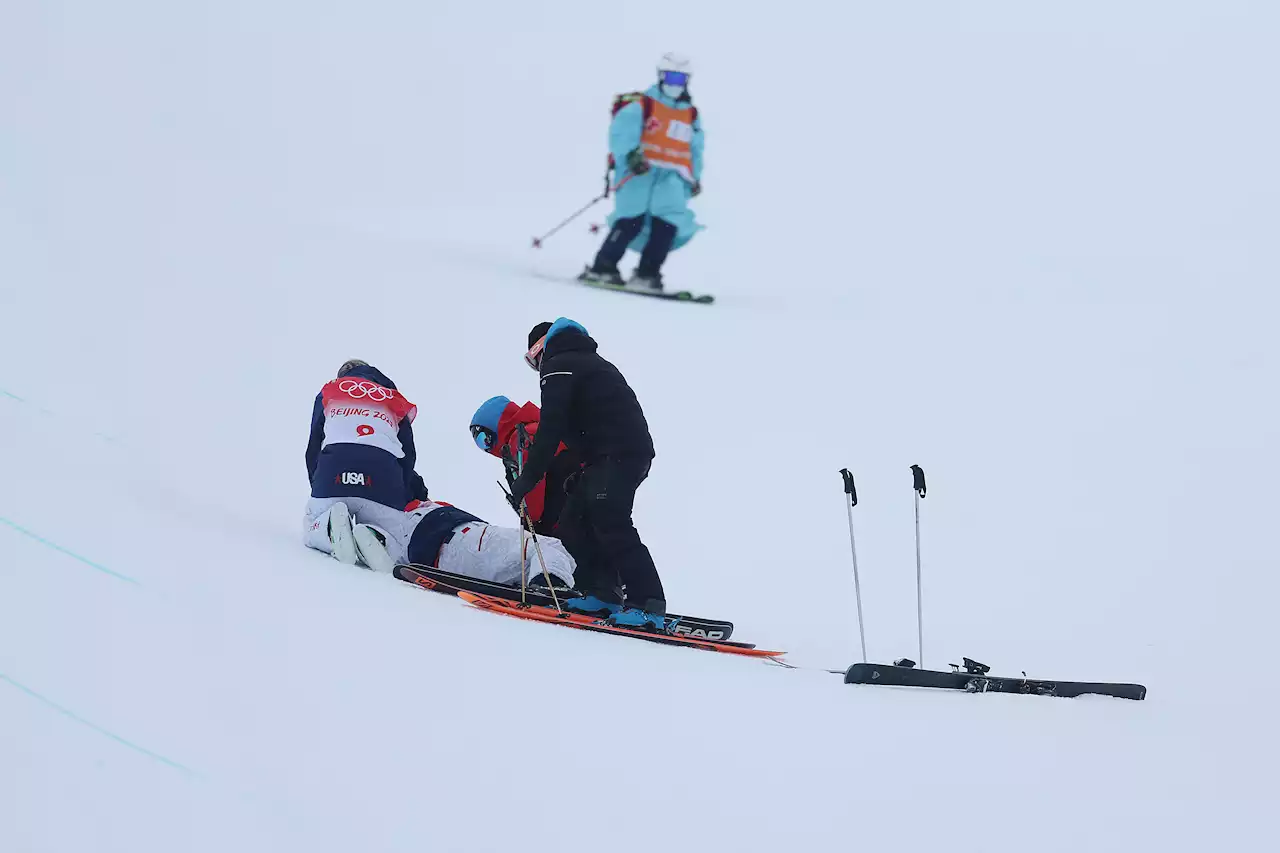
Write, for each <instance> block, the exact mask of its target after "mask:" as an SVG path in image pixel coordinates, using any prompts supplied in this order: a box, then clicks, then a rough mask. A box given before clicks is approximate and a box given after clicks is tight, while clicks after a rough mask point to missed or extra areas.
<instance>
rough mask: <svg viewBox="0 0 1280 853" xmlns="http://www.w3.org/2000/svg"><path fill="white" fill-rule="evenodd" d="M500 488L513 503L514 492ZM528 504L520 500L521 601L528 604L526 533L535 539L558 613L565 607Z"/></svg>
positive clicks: (548, 588)
mask: <svg viewBox="0 0 1280 853" xmlns="http://www.w3.org/2000/svg"><path fill="white" fill-rule="evenodd" d="M498 488H500V489H502V493H503V494H504V495H506V496H507V503H511V498H512V494H511V492H509V491H507V487H506V486H505V485H503V484H502V482H499V483H498ZM527 509H528V505H527V504H526V503H525V502H524V501H520V509H519V510H518V512H519V515H520V603H521V604H526V603H527V602H526V601H525V597H524V590H525V588H524V547H525V546H524V537H525V534H526V533H528V535H529V536H530V537H531V538H532V539H533V550H534V551H535V552H536V553H537V555H538V562H539V563H541V564H542V576H543V577H544V578H546V581H547V590H548V591H549V592H550V593H551V601H552V603H553V604H555V606H556V612H557V613H564V609H563V608H562V607H561V606H560V596H558V595H556V588H555V584H554V583H553V582H552V580H551V572H550V571H549V570H548V569H547V561H546V558H544V557H543V556H542V542H540V541H539V540H538V534H537V532H535V531H534V529H533V522H532V521H530V520H529V516H528V513H527Z"/></svg>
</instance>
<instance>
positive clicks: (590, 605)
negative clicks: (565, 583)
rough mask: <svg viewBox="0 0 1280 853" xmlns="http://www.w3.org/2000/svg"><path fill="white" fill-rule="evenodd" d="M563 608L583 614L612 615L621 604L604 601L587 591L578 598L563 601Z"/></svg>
mask: <svg viewBox="0 0 1280 853" xmlns="http://www.w3.org/2000/svg"><path fill="white" fill-rule="evenodd" d="M564 609H565V610H569V611H571V612H573V613H581V614H582V615H583V616H612V615H613V614H615V613H617V612H618V611H619V610H621V609H622V605H621V604H614V603H613V602H611V601H604V600H602V599H600V598H597V597H596V596H594V595H592V594H590V593H587V594H586V595H583V596H581V597H580V598H571V599H569V600H568V601H566V602H565V603H564Z"/></svg>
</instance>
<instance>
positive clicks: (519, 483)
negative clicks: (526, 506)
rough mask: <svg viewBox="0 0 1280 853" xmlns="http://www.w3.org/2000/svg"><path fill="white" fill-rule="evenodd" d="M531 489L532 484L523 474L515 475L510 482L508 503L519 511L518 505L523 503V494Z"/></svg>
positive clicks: (526, 493)
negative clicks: (513, 480)
mask: <svg viewBox="0 0 1280 853" xmlns="http://www.w3.org/2000/svg"><path fill="white" fill-rule="evenodd" d="M532 491H533V485H532V484H530V483H529V481H528V480H526V479H525V478H524V477H523V476H520V477H516V479H515V482H513V483H512V484H511V498H510V503H511V506H512V508H513V509H515V511H516V512H517V513H519V512H520V505H521V504H522V503H524V499H525V496H526V495H528V494H529V492H532Z"/></svg>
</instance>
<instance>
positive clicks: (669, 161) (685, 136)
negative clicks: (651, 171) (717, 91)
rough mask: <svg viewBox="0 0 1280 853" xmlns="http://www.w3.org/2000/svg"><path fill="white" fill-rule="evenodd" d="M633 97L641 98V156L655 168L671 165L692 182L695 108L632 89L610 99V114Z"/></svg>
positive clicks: (636, 99) (635, 99) (632, 101)
mask: <svg viewBox="0 0 1280 853" xmlns="http://www.w3.org/2000/svg"><path fill="white" fill-rule="evenodd" d="M636 101H640V102H641V107H642V109H643V110H644V130H643V132H642V133H641V136H640V150H641V152H642V153H643V154H644V157H645V159H646V160H648V161H649V163H650V165H652V166H655V167H656V168H659V169H671V170H672V171H674V172H676V173H678V174H679V175H680V177H682V178H684V179H685V180H686V181H688V182H689V183H691V184H692V183H693V182H694V179H693V123H694V122H695V121H697V118H698V108H697V107H695V106H693V105H692V104H690V105H689V106H686V107H669V106H667V105H666V104H664V103H662V102H661V101H659V100H657V99H656V98H650V97H648V96H647V95H644V94H641V93H639V92H636V93H633V94H630V95H621V96H619V97H618V98H617V100H615V101H614V104H613V113H614V115H617V113H618V111H619V110H620V109H622V108H623V107H625V106H627V105H628V104H632V103H635V102H636ZM612 164H613V158H612V157H610V166H612ZM606 185H607V184H606Z"/></svg>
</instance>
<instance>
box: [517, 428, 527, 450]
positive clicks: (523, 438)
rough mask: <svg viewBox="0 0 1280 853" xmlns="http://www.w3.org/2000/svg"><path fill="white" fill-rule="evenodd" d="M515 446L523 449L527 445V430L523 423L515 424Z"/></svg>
mask: <svg viewBox="0 0 1280 853" xmlns="http://www.w3.org/2000/svg"><path fill="white" fill-rule="evenodd" d="M516 435H517V436H518V437H517V438H516V446H517V447H519V448H520V449H521V450H524V449H525V448H526V447H528V446H529V430H527V429H525V426H524V424H516Z"/></svg>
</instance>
